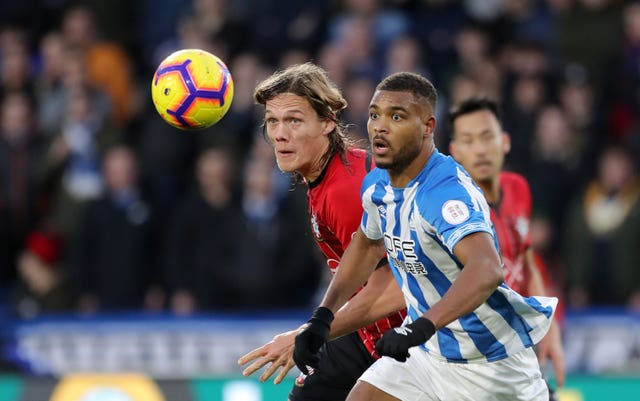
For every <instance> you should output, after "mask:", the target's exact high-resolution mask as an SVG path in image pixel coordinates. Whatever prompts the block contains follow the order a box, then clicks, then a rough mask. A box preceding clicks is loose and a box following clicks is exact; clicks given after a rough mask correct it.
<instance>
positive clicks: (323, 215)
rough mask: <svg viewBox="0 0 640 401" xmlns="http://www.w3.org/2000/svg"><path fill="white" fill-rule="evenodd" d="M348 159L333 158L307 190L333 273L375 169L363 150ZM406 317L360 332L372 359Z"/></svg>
mask: <svg viewBox="0 0 640 401" xmlns="http://www.w3.org/2000/svg"><path fill="white" fill-rule="evenodd" d="M346 159H347V165H345V163H343V162H342V160H341V158H340V156H339V155H334V156H333V158H332V159H331V160H330V161H329V163H328V164H327V167H326V168H325V170H324V171H323V172H322V174H321V175H320V177H318V179H317V180H316V181H314V182H313V183H310V184H309V188H308V190H307V200H308V204H309V218H310V220H311V230H312V231H313V237H314V238H315V240H316V243H317V244H318V246H319V247H320V249H321V250H322V253H323V254H324V256H325V258H326V260H327V265H328V266H329V269H331V273H333V274H335V272H336V268H337V267H338V264H339V263H340V258H342V254H343V253H344V250H345V249H347V245H349V242H351V238H353V235H354V234H355V232H356V231H357V230H358V227H360V220H361V218H362V201H361V199H360V187H361V185H362V179H363V178H364V176H365V175H366V174H367V172H368V171H369V170H370V169H371V168H372V167H373V163H372V161H371V159H370V158H369V157H367V153H366V152H365V151H364V150H362V149H349V150H348V151H347V154H346ZM405 315H406V313H405V312H404V311H400V312H396V313H394V314H392V315H390V316H388V317H386V318H383V319H380V320H378V321H377V322H375V323H373V324H371V325H369V326H367V327H364V328H361V329H359V330H358V335H359V336H360V338H361V339H362V342H363V343H364V345H365V347H366V348H367V350H368V351H369V352H370V353H371V355H372V356H374V357H376V358H377V357H378V356H377V354H376V353H375V344H376V341H378V339H379V338H380V337H381V336H382V334H383V333H384V332H385V331H387V330H388V329H390V328H391V327H396V326H399V325H400V324H401V323H402V321H403V320H404V317H405Z"/></svg>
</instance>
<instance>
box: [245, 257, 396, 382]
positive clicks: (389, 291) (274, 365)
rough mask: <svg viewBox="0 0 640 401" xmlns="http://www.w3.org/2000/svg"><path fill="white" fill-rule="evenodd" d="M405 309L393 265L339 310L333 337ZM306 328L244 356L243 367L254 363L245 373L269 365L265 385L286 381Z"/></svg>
mask: <svg viewBox="0 0 640 401" xmlns="http://www.w3.org/2000/svg"><path fill="white" fill-rule="evenodd" d="M404 308H405V303H404V297H403V295H402V291H401V290H400V287H398V284H397V283H396V281H395V279H394V277H393V274H392V273H391V269H390V268H389V265H384V266H381V267H379V268H378V269H376V270H375V271H374V272H373V273H372V274H371V276H370V278H369V280H368V281H367V285H366V286H365V287H364V288H363V289H362V290H361V291H360V292H359V293H358V294H357V295H356V296H354V297H353V298H351V299H350V300H349V302H347V303H346V304H345V305H344V306H343V307H342V308H340V310H338V312H337V313H336V315H335V320H334V321H333V324H332V325H331V331H330V334H329V338H331V339H334V338H337V337H340V336H342V335H345V334H348V333H351V332H353V331H355V330H357V329H359V328H360V327H363V326H366V325H369V324H371V323H373V322H375V321H376V320H378V319H381V318H383V317H385V316H388V315H390V314H391V313H393V312H396V311H398V310H401V309H404ZM303 327H304V326H301V327H299V328H297V329H295V330H291V331H288V332H286V333H281V334H278V335H277V336H275V337H274V338H273V339H272V340H271V341H270V342H268V343H267V344H265V345H263V346H261V347H259V348H256V349H254V350H252V351H251V352H249V353H247V354H246V355H244V356H242V357H241V358H240V359H239V360H238V363H239V364H240V365H245V364H247V363H249V362H253V363H252V364H251V365H249V366H248V367H247V368H246V369H244V371H243V372H242V374H243V375H244V376H249V375H251V374H253V373H254V372H256V371H257V370H259V369H261V368H262V367H264V366H266V365H269V366H268V367H267V368H266V369H265V371H264V372H263V373H262V374H261V375H260V378H259V380H260V381H262V382H264V381H266V380H268V379H269V378H270V377H271V376H273V375H274V374H275V373H276V372H277V375H276V377H275V379H274V381H273V382H274V384H278V383H280V382H282V380H283V379H284V378H285V377H286V375H287V373H288V372H289V371H290V370H291V368H293V367H294V366H295V363H294V361H293V347H294V339H295V336H296V335H297V334H298V333H299V332H300V331H301V330H302V328H303ZM278 370H279V371H278Z"/></svg>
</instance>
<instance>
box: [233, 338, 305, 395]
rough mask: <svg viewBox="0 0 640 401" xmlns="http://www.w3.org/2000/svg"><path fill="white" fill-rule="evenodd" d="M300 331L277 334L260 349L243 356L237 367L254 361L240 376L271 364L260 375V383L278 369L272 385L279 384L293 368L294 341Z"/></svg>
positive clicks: (248, 374)
mask: <svg viewBox="0 0 640 401" xmlns="http://www.w3.org/2000/svg"><path fill="white" fill-rule="evenodd" d="M299 331H300V329H296V330H291V331H287V332H286V333H282V334H278V335H277V336H275V337H273V340H271V341H270V342H268V343H266V344H265V345H263V346H262V347H259V348H256V349H254V350H253V351H251V352H249V353H248V354H245V355H244V356H242V357H241V358H240V359H238V364H239V365H245V364H247V363H249V362H251V361H254V362H253V363H252V364H251V365H249V366H248V367H247V368H246V369H245V370H243V371H242V375H243V376H245V377H247V376H250V375H251V374H253V372H255V371H256V370H258V369H260V368H262V367H263V366H265V365H267V364H269V363H271V364H270V365H269V367H268V368H267V369H266V370H265V371H264V372H263V373H262V374H261V375H260V379H259V380H260V381H261V382H265V381H267V380H268V379H269V378H270V377H271V376H272V375H273V374H274V373H276V372H277V371H278V369H280V372H278V375H277V376H276V378H275V379H274V380H273V384H279V383H280V382H282V380H283V379H284V378H285V376H286V375H287V373H289V371H290V370H291V368H293V367H294V366H296V365H295V363H294V362H293V347H294V339H295V337H296V335H297V334H298V333H299Z"/></svg>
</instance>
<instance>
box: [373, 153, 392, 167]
mask: <svg viewBox="0 0 640 401" xmlns="http://www.w3.org/2000/svg"><path fill="white" fill-rule="evenodd" d="M373 161H374V162H375V163H376V167H379V168H383V169H388V168H390V167H392V166H393V159H391V158H390V157H383V156H378V155H374V156H373Z"/></svg>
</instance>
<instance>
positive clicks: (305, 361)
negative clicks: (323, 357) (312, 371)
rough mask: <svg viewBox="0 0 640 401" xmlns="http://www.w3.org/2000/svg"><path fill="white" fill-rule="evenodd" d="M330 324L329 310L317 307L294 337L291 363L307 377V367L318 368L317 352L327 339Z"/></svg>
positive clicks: (331, 316)
mask: <svg viewBox="0 0 640 401" xmlns="http://www.w3.org/2000/svg"><path fill="white" fill-rule="evenodd" d="M331 322H333V312H331V309H329V308H325V307H324V306H319V307H318V308H316V310H315V311H313V315H311V319H309V321H308V322H307V326H306V327H305V328H304V329H302V331H301V332H300V333H299V334H298V335H297V336H296V340H295V348H294V349H293V361H294V362H295V363H296V366H297V367H298V369H300V371H301V372H302V373H304V374H306V375H308V374H309V369H308V367H312V368H317V367H318V364H319V363H320V357H319V356H318V351H320V347H322V345H323V344H324V343H326V342H327V339H328V338H329V329H330V328H331Z"/></svg>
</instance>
